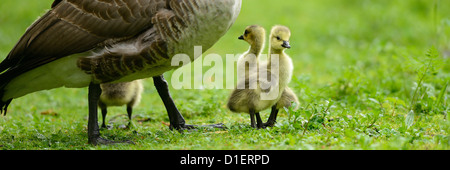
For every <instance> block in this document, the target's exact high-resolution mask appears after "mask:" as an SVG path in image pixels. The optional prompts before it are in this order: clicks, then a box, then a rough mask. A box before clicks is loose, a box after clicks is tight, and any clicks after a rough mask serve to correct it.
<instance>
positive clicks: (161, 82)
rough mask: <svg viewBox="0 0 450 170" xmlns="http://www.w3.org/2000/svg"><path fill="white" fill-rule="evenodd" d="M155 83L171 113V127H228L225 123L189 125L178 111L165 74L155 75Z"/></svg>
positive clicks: (190, 128) (180, 129)
mask: <svg viewBox="0 0 450 170" xmlns="http://www.w3.org/2000/svg"><path fill="white" fill-rule="evenodd" d="M153 83H154V85H155V87H156V90H157V91H158V94H159V96H160V97H161V99H162V101H163V103H164V106H165V107H166V110H167V114H168V115H169V120H170V129H171V130H173V129H176V130H179V131H183V130H192V129H195V128H197V127H212V128H218V129H226V127H225V125H224V124H222V123H220V124H214V125H202V126H199V125H187V124H186V121H185V120H184V118H183V116H182V115H181V113H180V111H178V109H177V106H176V105H175V103H174V102H173V99H172V96H171V95H170V92H169V85H168V83H167V81H166V80H165V79H164V76H163V75H160V76H156V77H153Z"/></svg>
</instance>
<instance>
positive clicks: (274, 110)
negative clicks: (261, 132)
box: [264, 105, 279, 127]
mask: <svg viewBox="0 0 450 170" xmlns="http://www.w3.org/2000/svg"><path fill="white" fill-rule="evenodd" d="M278 111H279V110H278V109H277V106H276V105H275V106H272V111H271V112H270V116H269V119H268V120H267V122H266V123H264V127H274V126H275V123H276V122H277V115H278Z"/></svg>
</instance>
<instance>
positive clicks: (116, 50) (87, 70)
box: [0, 0, 241, 109]
mask: <svg viewBox="0 0 450 170" xmlns="http://www.w3.org/2000/svg"><path fill="white" fill-rule="evenodd" d="M240 5H241V1H240V0H217V1H210V0H181V1H178V0H122V1H113V0H105V1H103V0H78V1H75V0H59V1H55V3H54V4H53V7H52V9H51V10H50V11H49V12H47V13H46V14H45V15H44V16H42V17H41V18H40V19H38V20H37V21H36V22H35V23H34V24H32V25H31V26H30V27H29V28H28V29H27V31H26V33H25V35H24V36H22V38H21V39H20V40H19V42H18V43H17V44H16V46H15V47H14V48H13V50H12V51H11V52H10V53H9V55H8V56H7V57H6V59H5V60H4V61H3V62H2V63H1V64H0V72H3V73H2V74H1V75H0V80H1V81H0V99H1V101H2V102H3V103H5V102H6V101H8V100H11V99H14V98H18V97H21V96H24V95H26V94H29V93H32V92H35V91H40V90H47V89H53V88H58V87H63V86H64V87H69V88H81V87H86V86H88V85H89V83H91V82H94V83H99V84H100V83H108V82H126V81H132V80H135V79H141V78H147V77H153V76H157V75H161V74H162V73H164V72H166V71H168V70H172V69H176V67H173V66H171V58H172V57H173V56H174V55H175V54H187V55H188V56H190V57H191V60H192V61H193V60H195V59H196V58H197V57H199V55H200V54H195V55H194V46H196V45H202V48H203V51H206V50H207V49H209V48H210V47H211V46H212V45H213V44H214V43H215V42H217V41H218V40H219V38H220V37H222V36H223V35H224V34H225V33H226V32H227V30H228V29H229V28H230V27H231V25H232V24H233V23H234V21H235V19H236V18H237V16H238V14H239V12H240ZM1 106H2V109H4V108H3V107H4V105H1Z"/></svg>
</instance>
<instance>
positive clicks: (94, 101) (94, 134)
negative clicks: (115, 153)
mask: <svg viewBox="0 0 450 170" xmlns="http://www.w3.org/2000/svg"><path fill="white" fill-rule="evenodd" d="M101 93H102V89H101V88H100V85H99V84H94V83H91V84H90V85H89V94H88V96H89V98H88V100H89V120H88V142H89V143H90V144H93V145H99V144H100V145H101V144H116V143H133V142H131V141H122V142H116V141H110V140H107V139H103V138H101V137H100V129H99V128H98V108H97V106H98V101H99V100H100V94H101Z"/></svg>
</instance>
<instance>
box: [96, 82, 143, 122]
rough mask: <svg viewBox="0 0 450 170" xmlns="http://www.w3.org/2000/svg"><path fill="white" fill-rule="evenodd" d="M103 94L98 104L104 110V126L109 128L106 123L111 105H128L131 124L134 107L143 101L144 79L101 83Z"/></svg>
mask: <svg viewBox="0 0 450 170" xmlns="http://www.w3.org/2000/svg"><path fill="white" fill-rule="evenodd" d="M100 87H101V88H102V94H101V95H100V101H99V103H98V106H99V107H100V109H101V110H102V116H103V123H102V128H107V127H106V124H105V120H106V114H107V113H108V111H107V107H109V106H123V105H126V106H127V113H128V118H129V124H128V125H130V124H131V116H132V114H133V108H134V107H135V106H137V105H138V104H139V103H140V101H141V93H142V91H143V90H144V87H143V85H142V80H135V81H132V82H123V83H105V84H101V85H100Z"/></svg>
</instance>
